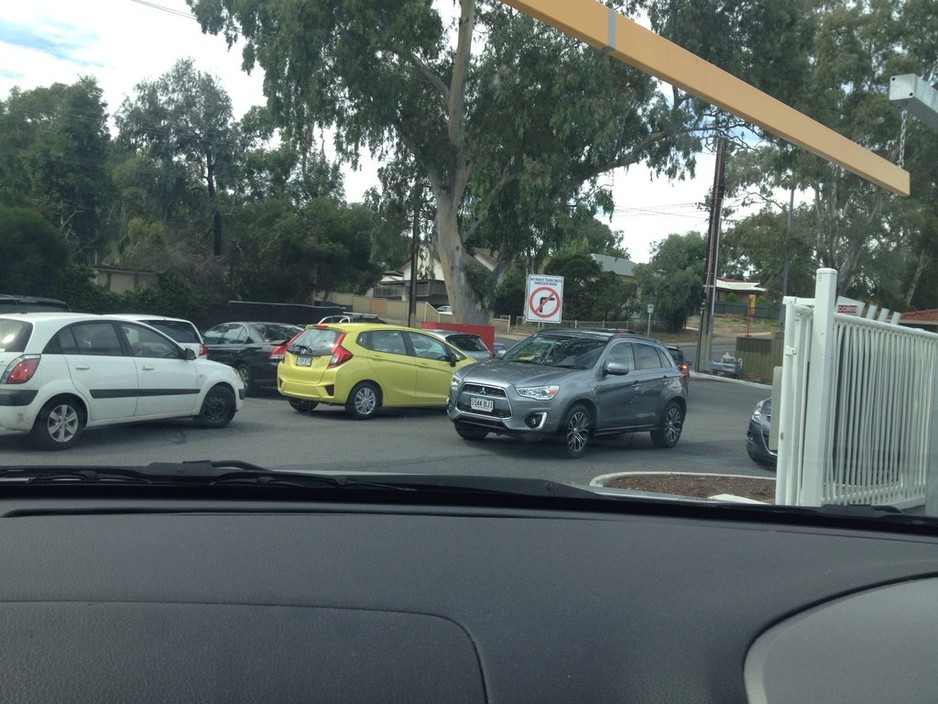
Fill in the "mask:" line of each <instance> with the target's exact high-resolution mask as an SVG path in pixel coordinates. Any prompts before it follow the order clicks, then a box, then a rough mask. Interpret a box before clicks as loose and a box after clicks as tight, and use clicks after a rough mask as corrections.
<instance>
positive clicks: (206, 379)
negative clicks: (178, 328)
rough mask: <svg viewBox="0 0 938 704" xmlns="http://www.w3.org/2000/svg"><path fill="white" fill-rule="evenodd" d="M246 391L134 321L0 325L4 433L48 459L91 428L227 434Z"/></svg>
mask: <svg viewBox="0 0 938 704" xmlns="http://www.w3.org/2000/svg"><path fill="white" fill-rule="evenodd" d="M243 401H244V384H243V383H242V382H241V378H240V377H239V376H238V374H237V372H236V371H235V370H234V369H232V368H231V367H229V366H227V365H225V364H218V363H217V362H211V361H209V360H207V359H200V358H198V356H197V354H196V352H195V351H194V350H192V349H183V348H182V347H180V346H179V345H178V344H177V343H176V342H175V341H174V340H172V339H171V338H169V337H167V336H166V335H164V334H163V333H161V332H159V331H158V330H156V329H154V328H151V327H149V326H148V325H144V324H142V323H139V322H136V321H133V320H123V319H119V318H107V317H104V316H100V315H87V314H82V313H26V314H17V313H13V314H9V315H0V428H2V429H5V430H15V431H22V432H27V433H29V434H30V435H31V436H32V440H33V443H34V444H35V445H36V446H37V447H39V448H42V449H46V450H62V449H65V448H67V447H71V446H72V445H74V443H75V441H76V440H78V437H79V436H80V435H81V433H82V431H83V430H84V429H85V428H86V427H87V428H94V427H101V426H107V425H116V424H119V423H135V422H138V421H147V420H163V419H167V418H194V419H195V420H196V421H197V422H199V423H200V424H201V425H204V426H207V427H213V428H221V427H223V426H226V425H228V423H229V422H230V421H231V419H232V418H234V415H235V413H236V412H237V411H238V410H239V409H240V408H241V405H242V403H243Z"/></svg>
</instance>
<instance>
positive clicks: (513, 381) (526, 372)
mask: <svg viewBox="0 0 938 704" xmlns="http://www.w3.org/2000/svg"><path fill="white" fill-rule="evenodd" d="M588 373H590V370H588V369H563V368H560V367H547V366H544V365H543V364H532V363H530V362H505V361H502V360H492V361H491V362H485V363H483V364H474V365H472V366H471V367H468V368H467V369H466V371H465V373H463V374H462V378H463V380H464V381H469V382H472V383H474V384H489V385H492V386H518V385H521V386H538V385H541V384H550V383H554V382H559V381H561V380H563V379H567V378H569V377H570V375H571V374H588Z"/></svg>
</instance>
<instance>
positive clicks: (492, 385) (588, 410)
mask: <svg viewBox="0 0 938 704" xmlns="http://www.w3.org/2000/svg"><path fill="white" fill-rule="evenodd" d="M447 412H448V414H449V418H450V420H452V421H453V423H454V425H455V427H456V432H457V433H458V434H459V435H460V436H461V437H463V438H465V439H466V440H482V439H483V438H485V437H486V436H487V435H488V434H489V433H497V434H502V435H513V436H516V437H521V438H527V439H555V440H560V441H561V442H562V443H563V444H564V449H565V452H566V455H567V456H568V457H571V458H572V457H580V456H581V455H582V454H583V452H584V451H585V450H586V448H587V446H588V445H589V442H590V440H591V439H592V437H593V436H596V435H616V434H623V433H627V432H636V431H649V432H650V434H651V439H652V442H654V444H655V445H657V446H658V447H674V445H676V444H677V442H678V440H679V439H680V437H681V430H682V428H683V426H684V416H685V413H686V412H687V400H686V392H685V390H684V384H683V382H682V381H681V373H680V371H679V370H678V369H677V367H676V366H675V365H674V360H673V359H672V358H671V356H670V355H669V354H668V352H667V350H665V348H664V347H662V346H661V345H660V344H659V343H657V342H656V341H654V340H651V339H649V338H645V337H640V336H638V335H632V334H627V333H618V332H615V331H611V330H587V329H557V330H550V331H542V332H539V333H536V334H534V335H532V336H530V337H528V338H526V339H525V340H522V341H521V342H519V343H518V344H517V345H515V346H514V347H512V348H511V349H510V350H508V351H507V352H506V353H505V354H504V355H503V356H502V357H501V358H499V359H496V360H492V361H490V362H484V363H482V364H474V365H472V366H469V367H466V368H464V369H459V370H457V371H456V372H455V373H454V374H453V381H452V385H451V387H450V394H449V404H448V406H447Z"/></svg>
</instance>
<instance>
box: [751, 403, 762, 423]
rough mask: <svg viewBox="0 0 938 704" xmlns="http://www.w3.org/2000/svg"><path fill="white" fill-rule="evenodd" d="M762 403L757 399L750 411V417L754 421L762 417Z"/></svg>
mask: <svg viewBox="0 0 938 704" xmlns="http://www.w3.org/2000/svg"><path fill="white" fill-rule="evenodd" d="M763 403H764V401H759V403H757V404H756V407H755V409H754V410H753V411H752V419H753V420H754V421H756V422H758V421H759V420H761V419H762V404H763Z"/></svg>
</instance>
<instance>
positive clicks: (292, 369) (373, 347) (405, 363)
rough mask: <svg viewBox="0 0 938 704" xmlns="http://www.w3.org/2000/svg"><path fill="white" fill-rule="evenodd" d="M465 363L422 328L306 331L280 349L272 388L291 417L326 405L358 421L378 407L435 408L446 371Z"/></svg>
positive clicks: (441, 400) (442, 400)
mask: <svg viewBox="0 0 938 704" xmlns="http://www.w3.org/2000/svg"><path fill="white" fill-rule="evenodd" d="M470 364H475V360H474V359H472V358H471V357H469V356H467V355H466V354H465V353H463V352H461V351H460V350H458V349H456V348H455V347H453V346H452V345H449V344H447V343H446V342H444V341H443V340H441V339H439V338H438V337H436V336H434V335H431V334H430V333H428V332H426V331H424V330H417V329H415V328H407V327H401V326H397V325H387V324H377V325H367V324H366V325H362V324H359V323H340V324H336V325H312V326H309V327H308V328H307V329H306V330H305V331H304V332H303V333H302V334H301V335H299V336H298V337H297V338H296V339H295V340H294V341H293V343H292V344H291V345H290V346H289V347H287V350H286V354H285V356H284V358H283V362H281V364H280V366H279V367H278V370H277V388H278V390H279V391H280V393H281V394H283V395H284V396H286V397H287V398H288V399H289V400H290V404H291V405H292V406H293V407H294V408H295V409H297V410H298V411H311V410H313V409H314V408H315V407H316V406H317V405H318V404H320V403H326V404H331V405H339V406H345V410H346V411H347V412H348V414H349V415H350V416H352V417H353V418H356V419H359V420H364V419H366V418H371V417H372V416H373V415H374V414H375V413H377V412H378V410H379V409H381V408H392V407H434V406H436V407H440V408H443V407H444V406H445V405H446V394H447V392H448V390H449V385H450V379H452V376H453V371H454V370H458V369H461V368H462V367H465V366H467V365H470Z"/></svg>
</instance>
